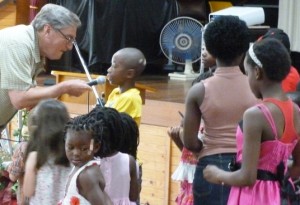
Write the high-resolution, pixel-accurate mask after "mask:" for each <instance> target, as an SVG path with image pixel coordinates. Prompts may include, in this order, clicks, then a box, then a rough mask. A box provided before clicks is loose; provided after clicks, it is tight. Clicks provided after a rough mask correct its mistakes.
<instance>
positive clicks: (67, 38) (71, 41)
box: [55, 29, 75, 44]
mask: <svg viewBox="0 0 300 205" xmlns="http://www.w3.org/2000/svg"><path fill="white" fill-rule="evenodd" d="M55 30H56V31H58V32H59V33H60V34H61V35H62V36H63V37H64V38H65V39H66V40H67V42H68V43H71V44H73V43H74V42H75V38H73V37H71V36H66V35H65V34H64V33H63V32H61V30H59V29H55Z"/></svg>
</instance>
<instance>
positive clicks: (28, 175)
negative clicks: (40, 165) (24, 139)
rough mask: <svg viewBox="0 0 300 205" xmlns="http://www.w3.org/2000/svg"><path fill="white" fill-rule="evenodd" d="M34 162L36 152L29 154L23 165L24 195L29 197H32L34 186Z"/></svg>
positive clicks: (35, 172) (35, 171)
mask: <svg viewBox="0 0 300 205" xmlns="http://www.w3.org/2000/svg"><path fill="white" fill-rule="evenodd" d="M36 161H37V152H30V153H29V155H28V158H27V160H26V163H25V176H24V187H23V190H24V195H25V196H26V197H31V196H33V195H34V192H35V186H36V174H37V170H36Z"/></svg>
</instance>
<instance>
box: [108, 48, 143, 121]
mask: <svg viewBox="0 0 300 205" xmlns="http://www.w3.org/2000/svg"><path fill="white" fill-rule="evenodd" d="M145 66H146V58H145V56H144V54H143V53H142V52H141V51H140V50H138V49H136V48H123V49H121V50H119V51H117V52H116V53H115V54H114V55H113V57H112V61H111V67H110V68H108V70H107V79H108V81H109V82H110V84H112V85H117V86H118V87H117V88H115V89H114V90H113V91H112V92H111V93H110V95H109V96H108V100H107V102H106V103H105V107H112V108H115V109H116V110H118V111H119V112H125V113H127V114H129V115H130V116H131V117H132V118H133V119H134V120H135V121H136V123H137V125H138V126H139V125H140V122H141V114H142V98H141V96H140V91H139V90H138V89H137V88H135V81H136V78H137V77H138V76H140V75H141V73H142V72H143V71H144V69H145Z"/></svg>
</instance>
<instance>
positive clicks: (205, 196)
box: [193, 153, 236, 205]
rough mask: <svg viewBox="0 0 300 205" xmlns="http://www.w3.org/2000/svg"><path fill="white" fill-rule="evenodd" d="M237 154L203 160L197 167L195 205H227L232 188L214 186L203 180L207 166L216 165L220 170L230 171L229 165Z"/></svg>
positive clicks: (212, 156)
mask: <svg viewBox="0 0 300 205" xmlns="http://www.w3.org/2000/svg"><path fill="white" fill-rule="evenodd" d="M235 156H236V154H235V153H228V154H227V153H226V154H215V155H210V156H206V157H203V158H201V159H200V160H199V161H198V163H197V167H196V172H195V176H194V181H193V195H194V205H226V204H227V200H228V196H229V192H230V187H229V186H222V185H219V184H212V183H209V182H208V181H206V180H205V179H204V178H203V169H204V168H205V167H206V165H209V164H211V165H216V166H217V167H219V168H220V169H223V170H226V171H229V169H228V163H229V162H230V161H231V159H232V157H235Z"/></svg>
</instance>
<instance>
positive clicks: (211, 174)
mask: <svg viewBox="0 0 300 205" xmlns="http://www.w3.org/2000/svg"><path fill="white" fill-rule="evenodd" d="M219 174H220V169H219V168H218V167H217V166H215V165H207V166H206V167H205V168H204V170H203V177H204V179H206V180H207V181H208V182H210V183H214V184H222V182H221V181H220V180H219V179H218V178H219V177H218V176H219Z"/></svg>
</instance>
